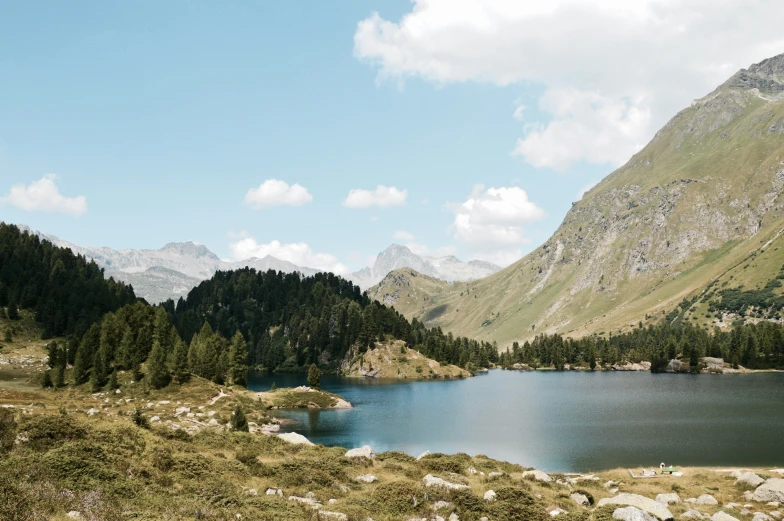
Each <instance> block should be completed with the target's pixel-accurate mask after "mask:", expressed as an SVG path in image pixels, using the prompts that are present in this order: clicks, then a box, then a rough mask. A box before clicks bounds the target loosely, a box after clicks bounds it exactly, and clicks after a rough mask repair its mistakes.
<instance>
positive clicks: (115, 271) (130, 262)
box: [19, 225, 319, 303]
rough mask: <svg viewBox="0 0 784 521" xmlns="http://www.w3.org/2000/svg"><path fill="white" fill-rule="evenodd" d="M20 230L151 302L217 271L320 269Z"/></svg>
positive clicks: (180, 293)
mask: <svg viewBox="0 0 784 521" xmlns="http://www.w3.org/2000/svg"><path fill="white" fill-rule="evenodd" d="M19 228H20V229H22V230H25V231H28V232H30V233H35V234H37V235H38V236H39V237H41V238H43V239H46V240H48V241H50V242H51V243H52V244H54V245H55V246H60V247H63V248H70V249H71V250H72V251H73V252H74V253H78V254H81V255H84V256H85V257H87V258H88V259H92V260H94V261H95V263H96V264H98V266H99V267H101V268H103V269H104V270H105V272H106V276H107V277H114V278H115V279H116V280H120V281H122V282H125V283H126V284H131V285H132V286H133V288H134V291H135V293H136V295H138V296H140V297H142V298H144V299H145V300H147V301H148V302H150V303H158V302H163V301H165V300H167V299H170V298H171V299H173V300H177V299H179V298H180V297H185V296H186V295H187V294H188V292H189V291H190V290H191V289H193V288H194V287H196V286H197V285H198V284H199V283H200V282H201V281H203V280H206V279H209V278H210V277H212V276H213V275H214V274H215V272H216V271H218V270H221V271H228V270H234V269H240V268H245V267H250V268H254V269H256V270H257V271H267V270H276V271H283V272H285V273H294V272H299V273H302V274H303V275H315V274H316V273H318V272H319V270H316V269H313V268H305V267H302V266H297V265H295V264H292V263H291V262H287V261H283V260H280V259H277V258H275V257H272V256H270V255H267V256H265V257H264V258H261V259H259V258H256V257H254V258H251V259H248V260H244V261H237V262H227V261H224V260H221V259H220V258H219V257H218V256H217V255H215V254H214V253H213V252H211V251H210V250H209V249H208V248H207V247H206V246H203V245H201V244H196V243H194V242H191V241H188V242H170V243H168V244H166V245H165V246H164V247H163V248H160V249H158V250H133V249H125V250H114V249H112V248H107V247H89V246H78V245H76V244H73V243H71V242H68V241H65V240H63V239H60V238H59V237H56V236H54V235H49V234H46V233H41V232H38V231H33V230H31V229H30V228H29V227H28V226H24V225H20V226H19Z"/></svg>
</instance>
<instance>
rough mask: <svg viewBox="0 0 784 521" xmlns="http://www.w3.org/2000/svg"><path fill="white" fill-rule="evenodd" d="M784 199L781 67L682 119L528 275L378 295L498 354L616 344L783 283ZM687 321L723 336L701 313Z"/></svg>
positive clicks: (599, 194) (599, 191)
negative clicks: (559, 340)
mask: <svg viewBox="0 0 784 521" xmlns="http://www.w3.org/2000/svg"><path fill="white" fill-rule="evenodd" d="M783 191H784V55H780V56H776V57H774V58H771V59H768V60H765V61H763V62H761V63H759V64H755V65H752V66H751V67H749V69H747V70H746V69H744V70H741V71H739V72H738V73H737V74H735V75H734V76H732V77H731V78H730V79H729V80H727V81H726V82H725V83H724V84H722V85H721V86H720V87H718V88H717V89H716V90H715V91H713V92H712V93H710V94H708V95H707V96H705V97H704V98H701V99H698V100H695V101H694V102H693V103H692V105H691V106H690V107H688V108H686V109H684V110H683V111H681V112H679V113H678V114H676V115H675V117H673V118H672V119H671V120H670V121H669V122H668V123H667V124H666V125H665V126H664V128H662V129H661V130H660V131H659V132H658V133H657V134H656V136H655V137H654V138H653V140H652V141H651V142H650V143H649V144H648V145H647V146H646V147H645V148H644V149H643V150H641V151H640V152H639V153H637V154H635V155H634V156H633V157H632V158H631V159H630V160H629V162H628V163H627V164H625V165H624V166H622V167H620V168H619V169H618V170H616V171H615V172H613V173H611V174H610V175H609V176H607V177H606V178H605V179H604V180H603V181H602V182H601V183H599V184H598V185H596V186H595V187H594V188H593V189H591V190H590V191H589V192H588V193H587V194H586V195H585V196H584V197H583V198H582V200H581V201H579V202H577V203H574V205H573V206H572V208H571V209H570V211H569V212H568V213H567V214H566V217H565V218H564V220H563V223H562V224H561V226H560V227H559V228H558V230H557V231H556V232H555V234H554V235H553V236H552V237H551V238H550V239H549V240H548V241H547V242H545V243H544V244H543V245H542V246H541V247H539V248H538V249H537V250H535V251H533V252H531V253H530V254H528V255H527V256H525V257H524V258H522V259H521V260H519V261H518V262H516V263H514V264H512V265H511V266H509V267H507V268H505V269H504V270H502V271H500V272H498V273H496V274H494V275H491V276H489V277H486V278H483V279H481V280H477V281H473V282H469V283H455V284H452V285H447V284H444V283H441V282H440V281H438V280H436V279H434V278H432V277H428V276H426V275H421V274H417V273H415V272H412V271H411V270H398V271H395V272H392V273H390V274H389V275H387V276H386V277H385V278H384V279H383V280H382V281H381V283H380V284H379V285H377V286H376V287H374V288H372V289H371V290H370V294H371V295H372V296H373V297H375V298H377V299H378V300H381V301H383V302H385V303H388V304H394V305H395V307H396V308H397V309H398V310H399V311H401V312H403V313H404V314H405V315H406V316H407V317H408V318H418V319H420V320H423V321H425V323H426V324H427V325H430V326H441V327H442V328H444V329H445V330H449V331H451V332H453V333H455V334H460V335H466V336H470V337H474V338H477V339H482V340H497V341H498V342H499V344H501V345H502V346H503V345H508V344H509V343H511V342H512V341H514V340H524V339H527V338H530V337H532V336H533V335H535V334H537V333H540V332H550V333H552V332H559V333H564V334H568V335H574V336H579V335H584V334H591V333H608V334H609V333H610V332H614V331H618V330H623V329H627V328H629V327H633V326H634V325H636V324H637V323H638V322H639V321H644V320H646V319H654V318H656V317H659V316H664V313H666V312H669V311H671V310H673V309H675V308H677V307H678V305H679V304H680V303H682V301H683V300H684V299H688V300H691V301H696V297H699V296H700V294H701V293H704V292H707V291H708V290H709V289H710V287H712V286H716V284H718V286H716V287H724V288H733V287H740V286H745V287H747V288H748V287H761V286H760V285H764V281H766V280H771V279H773V278H775V276H776V273H777V272H778V270H779V269H780V268H781V264H782V263H783V262H784V240H783V239H782V231H784V201H783V200H782V192H783ZM711 283H713V284H711ZM776 291H779V292H780V291H781V289H780V288H779V289H778V290H776ZM705 305H707V304H705ZM689 312H690V313H691V315H692V318H694V319H697V320H699V321H700V323H703V324H704V325H705V326H706V327H707V326H709V325H711V324H712V325H716V320H715V319H714V318H713V317H707V316H704V315H707V313H705V314H703V315H700V316H697V313H698V312H699V309H697V306H692V308H690V309H689Z"/></svg>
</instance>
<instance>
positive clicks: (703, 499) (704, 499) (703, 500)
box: [694, 494, 719, 505]
mask: <svg viewBox="0 0 784 521" xmlns="http://www.w3.org/2000/svg"><path fill="white" fill-rule="evenodd" d="M694 503H695V504H696V505H718V504H719V502H718V501H716V498H715V497H713V496H711V495H710V494H703V495H701V496H700V497H698V498H697V501H695V502H694Z"/></svg>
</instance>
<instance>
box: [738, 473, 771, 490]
mask: <svg viewBox="0 0 784 521" xmlns="http://www.w3.org/2000/svg"><path fill="white" fill-rule="evenodd" d="M763 483H765V480H764V479H762V478H761V477H759V476H758V475H756V474H754V473H753V472H744V473H742V474H741V475H740V476H738V479H736V480H735V485H736V486H738V485H741V486H746V487H751V488H757V487H758V486H760V485H762V484H763Z"/></svg>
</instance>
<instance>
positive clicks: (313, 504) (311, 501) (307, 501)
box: [289, 492, 321, 510]
mask: <svg viewBox="0 0 784 521" xmlns="http://www.w3.org/2000/svg"><path fill="white" fill-rule="evenodd" d="M289 501H296V502H298V503H302V504H304V505H309V506H310V508H312V509H313V510H317V509H319V508H321V503H319V502H318V501H317V500H316V498H315V497H312V494H311V493H310V492H308V493H307V494H305V497H299V496H289Z"/></svg>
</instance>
